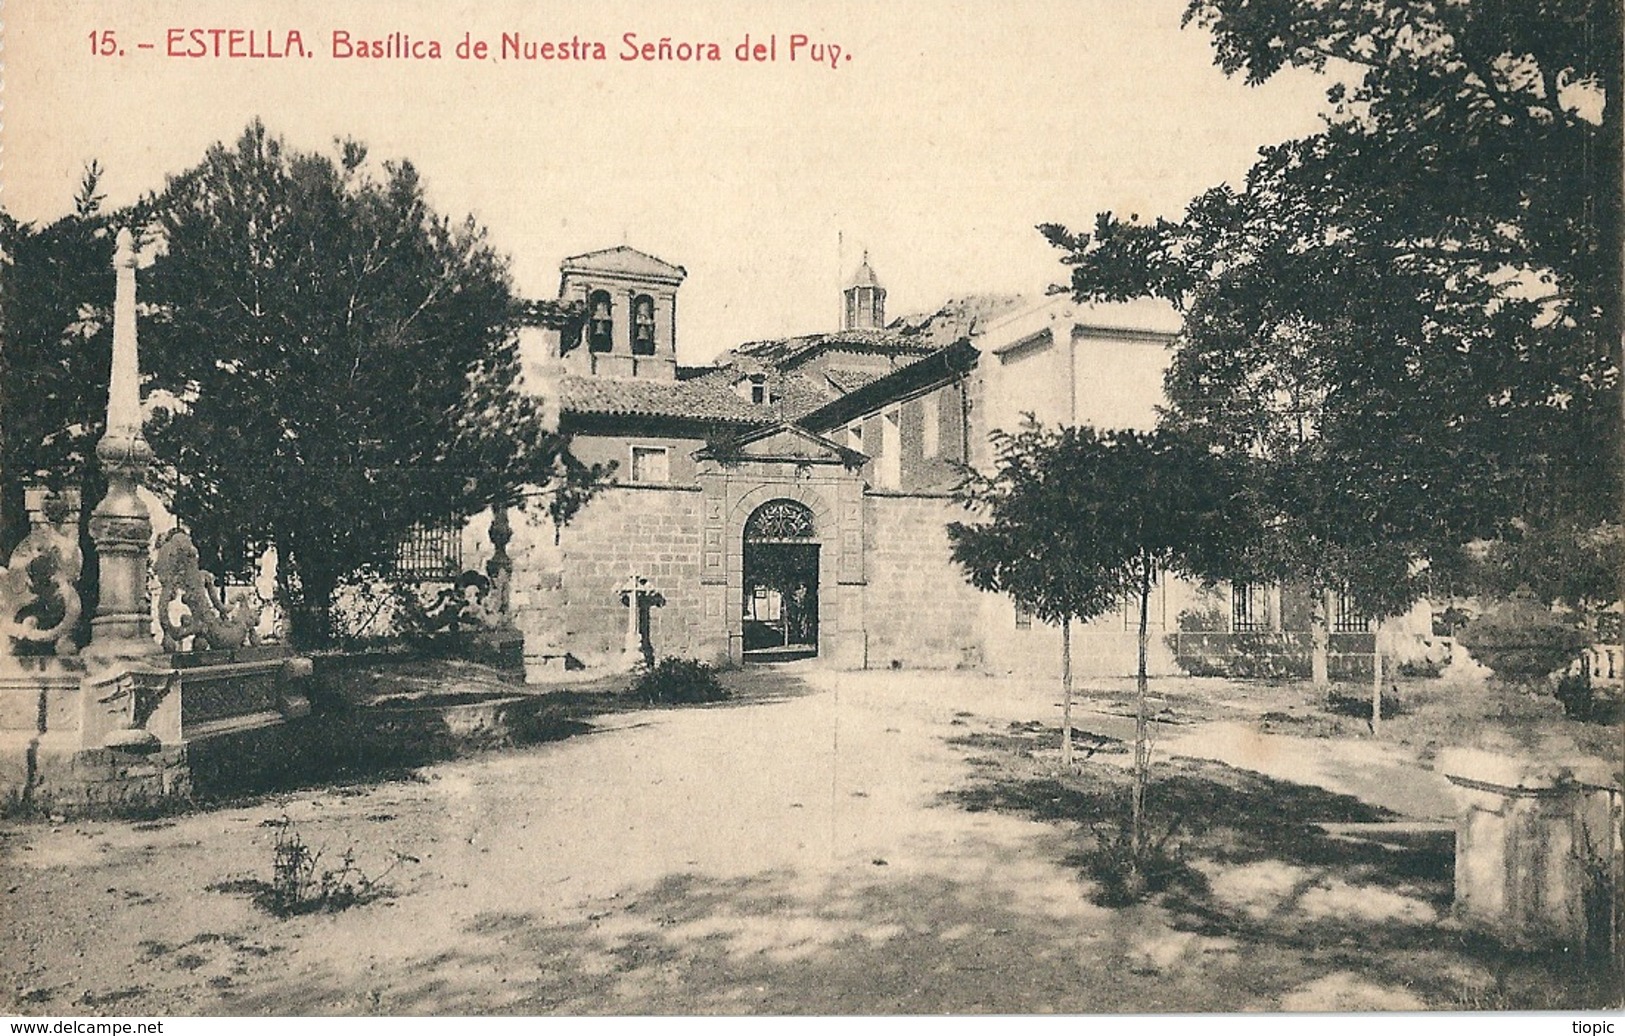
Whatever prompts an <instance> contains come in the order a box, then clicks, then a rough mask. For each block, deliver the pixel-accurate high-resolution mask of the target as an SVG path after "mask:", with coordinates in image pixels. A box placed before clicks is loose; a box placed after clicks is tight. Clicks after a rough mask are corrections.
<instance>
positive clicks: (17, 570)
mask: <svg viewBox="0 0 1625 1036" xmlns="http://www.w3.org/2000/svg"><path fill="white" fill-rule="evenodd" d="M43 511H44V518H45V521H44V522H43V523H42V524H39V525H35V526H34V527H33V528H32V529H30V530H29V532H28V535H27V536H25V537H23V541H22V542H21V543H19V544H17V548H16V549H15V550H13V551H12V552H11V561H10V562H9V563H8V564H7V565H6V567H5V568H4V569H0V606H3V609H4V610H3V611H0V623H3V625H4V632H5V635H6V637H7V642H6V647H7V648H8V649H9V650H10V651H11V652H12V653H14V654H42V653H45V652H46V651H50V650H54V651H55V652H56V653H57V654H58V655H72V654H75V653H76V652H77V651H78V646H77V645H76V644H75V643H74V641H73V631H74V627H75V626H76V625H77V624H78V622H79V611H80V603H79V587H78V584H79V570H80V568H81V567H82V566H83V564H84V558H83V556H82V555H81V553H80V551H79V532H78V529H77V528H76V527H75V525H74V523H73V521H72V520H71V513H70V512H71V507H70V506H69V503H68V501H67V499H66V498H64V497H62V496H60V495H58V494H55V493H53V494H52V495H50V496H49V497H47V498H46V500H45V504H44V508H43Z"/></svg>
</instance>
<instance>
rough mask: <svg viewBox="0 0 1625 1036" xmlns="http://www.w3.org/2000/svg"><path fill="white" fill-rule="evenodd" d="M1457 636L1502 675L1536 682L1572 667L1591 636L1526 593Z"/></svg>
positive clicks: (1473, 652) (1472, 652) (1478, 657)
mask: <svg viewBox="0 0 1625 1036" xmlns="http://www.w3.org/2000/svg"><path fill="white" fill-rule="evenodd" d="M1456 639H1457V641H1458V642H1459V643H1460V644H1461V645H1462V646H1463V647H1465V648H1466V649H1467V652H1468V653H1469V654H1471V655H1472V656H1473V658H1474V659H1476V660H1477V661H1479V662H1481V663H1483V664H1484V665H1486V666H1488V667H1489V668H1490V669H1491V670H1492V671H1493V672H1494V673H1495V675H1496V676H1498V677H1500V678H1502V679H1503V680H1511V681H1525V682H1531V683H1534V682H1539V681H1541V680H1544V679H1545V678H1546V677H1548V676H1550V675H1551V674H1552V673H1553V672H1554V671H1556V670H1558V669H1561V668H1563V667H1564V666H1566V665H1568V664H1569V663H1570V662H1572V661H1573V660H1574V656H1575V655H1576V654H1577V653H1578V652H1579V651H1580V649H1581V648H1583V647H1585V646H1586V644H1587V643H1588V642H1589V640H1590V638H1589V637H1587V635H1586V633H1585V632H1584V631H1583V630H1580V629H1576V628H1575V627H1573V626H1570V625H1567V624H1565V623H1564V622H1562V621H1561V620H1559V619H1558V618H1557V616H1555V615H1553V614H1552V613H1551V612H1550V611H1548V610H1546V609H1544V608H1541V607H1540V606H1539V605H1538V604H1536V603H1535V602H1534V600H1533V599H1532V598H1529V597H1526V596H1520V597H1515V598H1513V599H1512V600H1511V601H1508V602H1506V603H1505V604H1503V605H1501V606H1500V607H1498V608H1496V609H1494V610H1493V611H1491V612H1489V613H1488V614H1485V615H1481V616H1479V617H1478V618H1476V619H1474V620H1473V621H1472V622H1471V623H1469V624H1468V625H1467V627H1466V629H1464V630H1462V631H1461V633H1460V634H1459V635H1458V636H1457V638H1456Z"/></svg>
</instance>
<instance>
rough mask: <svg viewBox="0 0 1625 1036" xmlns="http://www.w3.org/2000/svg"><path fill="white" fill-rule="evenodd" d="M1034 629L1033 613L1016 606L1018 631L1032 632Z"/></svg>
mask: <svg viewBox="0 0 1625 1036" xmlns="http://www.w3.org/2000/svg"><path fill="white" fill-rule="evenodd" d="M1032 628H1033V613H1032V612H1030V611H1028V610H1027V609H1026V608H1024V607H1022V606H1021V605H1019V604H1018V605H1016V629H1018V630H1030V629H1032Z"/></svg>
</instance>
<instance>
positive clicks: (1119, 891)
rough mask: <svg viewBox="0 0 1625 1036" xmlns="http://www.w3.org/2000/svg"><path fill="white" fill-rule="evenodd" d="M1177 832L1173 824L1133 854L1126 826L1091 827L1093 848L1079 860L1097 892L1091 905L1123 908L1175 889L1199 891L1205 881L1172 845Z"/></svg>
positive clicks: (1093, 894) (1175, 822) (1125, 824)
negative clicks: (1093, 840)
mask: <svg viewBox="0 0 1625 1036" xmlns="http://www.w3.org/2000/svg"><path fill="white" fill-rule="evenodd" d="M1178 828H1179V822H1178V821H1177V820H1176V821H1174V822H1173V823H1172V824H1170V825H1169V826H1168V828H1167V830H1166V831H1164V832H1163V833H1162V835H1161V837H1159V838H1155V839H1150V838H1148V839H1147V844H1146V845H1145V846H1144V847H1143V848H1142V849H1141V850H1140V852H1138V853H1136V852H1135V848H1134V836H1133V834H1132V833H1131V832H1130V830H1129V827H1128V824H1127V823H1126V822H1124V823H1121V824H1119V825H1117V826H1116V827H1113V826H1112V825H1107V824H1097V825H1095V827H1094V835H1095V847H1094V849H1093V850H1090V851H1087V852H1085V853H1083V854H1082V855H1081V857H1079V858H1078V862H1079V863H1081V864H1082V866H1083V871H1084V873H1085V874H1087V875H1088V876H1089V877H1090V878H1091V879H1093V880H1094V882H1095V885H1096V888H1095V891H1094V892H1093V893H1092V894H1091V895H1090V897H1089V898H1090V901H1091V902H1093V903H1094V904H1095V905H1096V906H1104V907H1123V906H1129V905H1130V904H1133V903H1139V902H1142V901H1144V900H1145V899H1147V898H1149V897H1151V896H1154V895H1156V894H1157V893H1159V892H1165V891H1167V890H1168V889H1170V888H1173V887H1174V886H1183V887H1186V888H1189V889H1192V890H1199V889H1200V888H1201V887H1202V886H1203V884H1204V881H1203V879H1202V875H1201V873H1200V872H1199V871H1197V870H1195V869H1194V868H1193V867H1191V866H1190V864H1188V863H1187V862H1186V861H1185V853H1184V851H1183V849H1182V847H1180V846H1178V845H1172V844H1171V843H1172V841H1173V837H1174V834H1175V832H1176V831H1177V830H1178Z"/></svg>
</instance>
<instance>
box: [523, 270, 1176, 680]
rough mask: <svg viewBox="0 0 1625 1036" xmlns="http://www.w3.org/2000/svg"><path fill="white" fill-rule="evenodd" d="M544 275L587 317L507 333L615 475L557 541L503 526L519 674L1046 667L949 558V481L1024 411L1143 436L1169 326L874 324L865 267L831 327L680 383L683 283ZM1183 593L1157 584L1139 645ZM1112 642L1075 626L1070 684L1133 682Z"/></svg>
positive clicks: (1015, 317) (1112, 632) (882, 304)
mask: <svg viewBox="0 0 1625 1036" xmlns="http://www.w3.org/2000/svg"><path fill="white" fill-rule="evenodd" d="M560 272H561V276H560V286H559V297H560V300H561V301H569V302H575V303H579V304H580V306H581V307H582V311H583V313H584V318H583V320H582V321H581V322H580V326H579V328H572V329H571V330H569V331H568V332H566V331H563V330H561V329H559V328H558V327H549V326H537V327H533V328H529V329H527V331H526V336H525V337H524V339H523V340H522V349H523V351H524V355H525V358H526V379H527V383H529V384H531V385H533V386H534V387H535V389H536V391H538V392H539V393H540V394H541V395H542V396H543V397H544V398H545V399H547V400H548V401H549V406H550V407H556V411H555V412H554V417H555V418H556V420H557V423H558V427H559V429H560V430H561V431H563V432H566V433H569V434H570V436H571V437H572V450H573V452H574V454H575V456H576V457H577V458H579V459H580V460H582V461H583V462H586V463H598V464H613V465H614V473H613V476H612V478H611V484H610V485H609V486H608V487H607V488H605V489H603V490H602V491H601V492H600V493H599V494H598V495H597V496H596V497H595V498H594V499H593V500H592V501H591V502H590V503H589V504H588V505H587V506H586V507H585V508H584V509H583V510H582V511H581V512H580V513H579V514H578V515H577V516H576V517H575V518H574V519H572V520H571V521H570V522H569V523H568V524H566V525H564V526H563V527H562V528H559V529H556V530H555V529H554V527H553V525H552V523H551V522H550V520H549V519H548V517H547V514H546V509H545V506H537V507H530V508H527V509H525V510H524V511H522V512H520V513H518V514H516V515H514V516H513V518H514V526H515V538H514V541H513V543H512V546H511V548H510V551H511V553H512V554H513V557H514V562H515V572H514V581H513V587H512V590H513V604H514V610H515V619H516V622H517V623H518V625H519V626H520V629H521V630H522V632H523V633H524V635H525V649H524V651H525V664H526V670H527V675H528V676H529V677H530V678H531V679H534V680H546V679H549V678H551V677H552V676H554V675H555V674H558V673H561V672H564V671H567V670H570V669H577V668H599V667H616V666H624V665H626V664H629V662H630V661H631V660H634V659H635V658H636V657H637V656H638V655H639V654H643V655H645V656H649V655H652V656H657V657H664V656H667V655H676V656H683V657H693V658H701V659H706V660H714V661H716V660H732V661H735V662H738V661H745V660H749V659H778V658H795V657H814V658H817V659H819V660H821V661H823V662H824V663H826V664H828V665H830V666H834V667H841V668H897V667H907V668H915V667H920V668H956V667H988V668H993V669H997V670H999V671H1036V672H1047V671H1049V670H1050V669H1053V668H1054V667H1055V665H1056V659H1057V658H1058V655H1059V651H1058V640H1059V636H1058V632H1057V631H1055V630H1053V629H1048V628H1046V627H1044V626H1043V625H1042V624H1035V623H1033V622H1032V621H1031V618H1030V617H1028V616H1024V615H1022V614H1020V613H1019V612H1018V611H1017V610H1016V609H1015V608H1014V607H1013V605H1012V604H1011V602H1009V601H1008V600H1007V599H1004V598H1002V597H999V596H997V595H990V594H984V593H981V592H979V591H977V590H975V589H973V588H971V587H970V586H969V585H968V584H967V583H966V582H965V579H964V576H963V574H962V572H961V571H960V570H959V569H958V568H957V566H955V565H953V564H952V562H951V561H950V560H949V547H948V538H947V535H946V531H945V526H946V525H947V523H949V522H951V521H955V520H962V519H964V518H965V512H964V510H963V509H962V508H960V507H959V506H958V505H957V504H956V503H955V502H954V501H953V499H952V498H951V495H950V490H951V489H952V487H953V486H954V484H955V483H956V482H957V481H958V480H959V478H960V472H961V470H962V466H963V465H976V466H985V465H987V464H988V463H989V462H990V457H989V452H988V434H989V432H991V431H992V430H993V429H995V428H1000V427H1007V428H1014V427H1016V426H1017V425H1018V424H1019V422H1020V420H1021V415H1022V414H1024V413H1033V414H1034V415H1035V416H1037V417H1038V418H1039V419H1041V420H1044V421H1046V422H1050V423H1056V422H1065V423H1094V424H1097V425H1102V426H1114V427H1143V428H1148V427H1150V426H1151V425H1152V424H1153V423H1154V421H1155V407H1156V405H1157V404H1158V402H1160V400H1161V382H1162V373H1163V371H1164V370H1165V368H1166V365H1167V362H1168V359H1169V349H1170V345H1171V343H1172V339H1173V335H1174V333H1175V332H1176V331H1177V329H1178V318H1177V316H1176V315H1175V314H1174V313H1173V312H1172V311H1171V310H1169V309H1167V308H1164V307H1161V306H1158V305H1151V304H1146V303H1129V304H1121V305H1097V306H1089V305H1078V304H1074V303H1071V302H1069V301H1066V300H1064V299H1059V298H1055V297H1047V298H1041V299H1039V300H1037V301H1036V302H1032V301H1029V302H1026V303H1024V302H1023V301H1022V300H1021V299H1016V298H986V297H978V298H972V299H965V300H957V301H955V302H951V303H949V304H948V305H946V306H944V307H943V308H942V309H941V310H939V311H938V312H936V313H934V314H931V315H929V316H926V317H921V318H917V319H904V320H895V321H891V322H888V320H887V316H886V289H885V287H884V286H883V285H882V283H881V281H880V279H879V277H877V276H876V274H875V271H874V269H873V268H872V267H871V266H870V264H869V262H868V258H867V256H865V259H864V261H863V263H862V264H861V265H860V266H859V267H858V269H857V271H856V272H855V273H854V274H853V276H852V277H851V278H850V279H849V280H848V282H847V285H846V288H845V290H844V296H845V298H844V306H843V309H842V313H843V320H842V326H841V327H840V328H839V329H838V330H833V331H827V332H821V333H814V334H808V335H803V336H800V337H794V338H787V339H780V340H773V341H761V342H750V343H746V344H744V345H740V346H738V347H737V348H735V349H733V350H731V351H729V352H727V353H725V354H723V355H722V356H720V357H719V358H718V359H717V360H716V361H715V362H714V363H713V364H711V365H709V366H705V367H693V368H691V367H684V366H682V365H680V364H679V363H678V359H677V344H678V340H679V322H678V313H679V307H678V293H679V291H680V289H681V287H682V284H683V281H684V279H685V276H686V274H685V271H684V270H683V268H682V267H680V266H675V265H673V264H671V263H668V262H666V261H664V260H661V259H658V258H656V257H654V256H651V255H648V254H645V253H643V252H640V251H637V250H636V249H633V248H629V247H625V246H622V247H618V248H610V249H605V250H602V251H597V252H591V253H588V254H585V255H579V256H574V257H571V258H569V259H567V260H565V261H564V263H563V264H562V267H561V271H560ZM542 323H544V322H542V321H538V324H542ZM1190 592H1191V591H1190V590H1189V588H1184V589H1183V590H1182V589H1181V588H1179V587H1173V588H1171V589H1165V590H1161V591H1159V607H1158V609H1156V614H1155V615H1154V620H1155V622H1156V624H1157V625H1158V627H1159V629H1158V630H1157V631H1156V632H1159V633H1160V632H1161V629H1162V628H1171V626H1170V625H1169V624H1170V623H1171V622H1172V615H1173V614H1175V613H1176V612H1177V609H1178V608H1179V607H1182V606H1184V604H1185V603H1186V602H1185V601H1184V600H1183V599H1182V598H1181V597H1180V594H1182V593H1183V594H1185V595H1186V596H1188V594H1189V593H1190ZM1170 609H1173V611H1170ZM1133 640H1134V633H1133V628H1132V626H1131V625H1129V623H1128V622H1127V618H1126V613H1125V614H1124V615H1116V614H1114V615H1111V616H1106V617H1103V618H1101V619H1098V620H1096V621H1095V622H1094V623H1091V624H1088V625H1087V626H1085V627H1084V628H1083V629H1082V631H1081V635H1080V636H1079V637H1078V648H1079V650H1078V655H1079V659H1078V660H1079V664H1080V668H1081V669H1082V670H1083V671H1085V672H1088V671H1091V670H1092V671H1096V672H1127V671H1131V669H1132V665H1133V658H1134V648H1133ZM1159 661H1161V662H1164V663H1167V664H1168V665H1171V659H1159Z"/></svg>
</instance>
